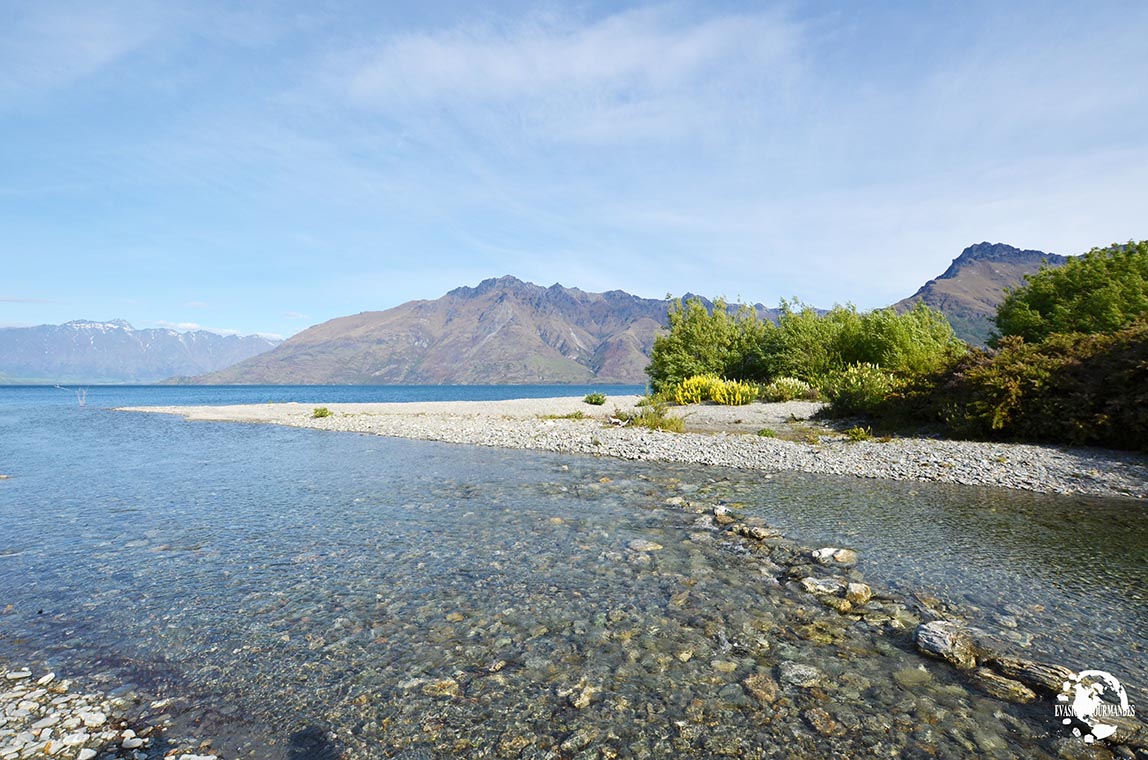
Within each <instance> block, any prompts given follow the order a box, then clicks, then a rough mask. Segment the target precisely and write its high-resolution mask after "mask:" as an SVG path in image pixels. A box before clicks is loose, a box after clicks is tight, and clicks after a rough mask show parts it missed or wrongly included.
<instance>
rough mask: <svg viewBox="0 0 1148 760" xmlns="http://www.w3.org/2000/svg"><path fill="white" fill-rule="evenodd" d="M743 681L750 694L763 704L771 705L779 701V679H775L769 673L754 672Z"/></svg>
mask: <svg viewBox="0 0 1148 760" xmlns="http://www.w3.org/2000/svg"><path fill="white" fill-rule="evenodd" d="M741 683H742V686H744V687H745V690H746V691H748V692H749V694H750V696H752V697H753V698H754V699H756V700H757V701H758V702H760V703H761V704H762V705H769V704H772V703H773V702H775V701H777V695H778V689H779V687H778V685H777V681H775V680H773V678H772V677H771V676H770V675H769V674H768V673H754V674H753V675H751V676H748V677H746V679H745V680H743V681H742V682H741Z"/></svg>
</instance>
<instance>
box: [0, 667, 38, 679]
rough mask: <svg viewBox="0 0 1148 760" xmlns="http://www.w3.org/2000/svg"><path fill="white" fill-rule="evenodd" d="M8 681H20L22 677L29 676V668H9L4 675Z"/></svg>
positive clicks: (30, 672) (30, 673) (30, 675)
mask: <svg viewBox="0 0 1148 760" xmlns="http://www.w3.org/2000/svg"><path fill="white" fill-rule="evenodd" d="M4 677H5V678H7V679H8V680H9V681H20V680H22V679H24V678H31V677H32V671H30V670H26V669H25V670H9V671H8V672H7V673H6V674H5V676H4Z"/></svg>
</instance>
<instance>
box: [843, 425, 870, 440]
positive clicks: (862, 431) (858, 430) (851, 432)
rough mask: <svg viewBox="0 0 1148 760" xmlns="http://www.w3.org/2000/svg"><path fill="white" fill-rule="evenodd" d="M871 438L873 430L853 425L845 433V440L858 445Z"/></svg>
mask: <svg viewBox="0 0 1148 760" xmlns="http://www.w3.org/2000/svg"><path fill="white" fill-rule="evenodd" d="M872 438H873V429H872V428H867V427H861V426H860V425H854V426H853V427H851V428H849V429H848V430H846V431H845V439H846V440H847V441H849V442H850V443H859V442H861V441H869V440H872Z"/></svg>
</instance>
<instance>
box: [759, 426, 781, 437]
mask: <svg viewBox="0 0 1148 760" xmlns="http://www.w3.org/2000/svg"><path fill="white" fill-rule="evenodd" d="M757 434H758V436H760V437H761V438H776V437H777V431H776V430H774V429H773V428H762V429H761V430H758V431H757Z"/></svg>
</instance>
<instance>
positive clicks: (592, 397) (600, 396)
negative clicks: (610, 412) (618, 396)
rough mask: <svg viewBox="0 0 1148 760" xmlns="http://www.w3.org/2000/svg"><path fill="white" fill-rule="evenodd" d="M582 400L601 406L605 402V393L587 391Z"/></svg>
mask: <svg viewBox="0 0 1148 760" xmlns="http://www.w3.org/2000/svg"><path fill="white" fill-rule="evenodd" d="M582 401H584V402H585V403H587V404H591V405H593V406H602V404H605V403H606V394H605V393H587V394H586V396H585V397H584V398H583V399H582Z"/></svg>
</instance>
